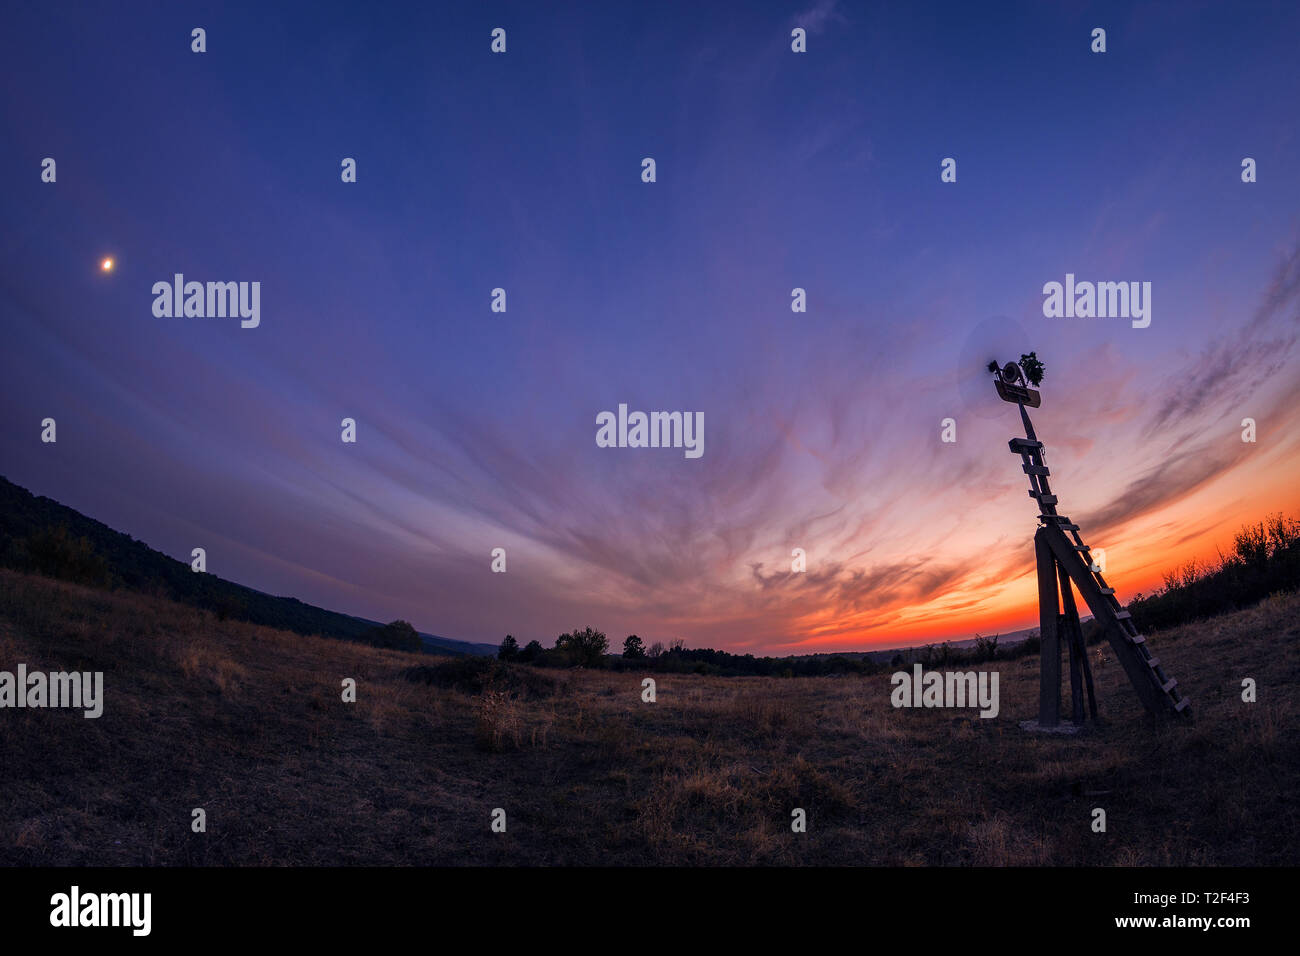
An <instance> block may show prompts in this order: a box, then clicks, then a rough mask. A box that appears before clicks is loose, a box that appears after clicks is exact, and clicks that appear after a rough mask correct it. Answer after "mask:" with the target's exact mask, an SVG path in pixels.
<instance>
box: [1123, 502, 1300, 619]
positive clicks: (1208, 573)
mask: <svg viewBox="0 0 1300 956" xmlns="http://www.w3.org/2000/svg"><path fill="white" fill-rule="evenodd" d="M1297 587H1300V521H1297V520H1296V519H1295V518H1290V517H1284V516H1283V515H1281V514H1276V515H1273V516H1271V517H1269V518H1267V519H1265V520H1264V521H1260V522H1257V523H1255V524H1253V525H1245V526H1244V527H1243V528H1242V529H1241V530H1240V531H1238V532H1237V534H1236V537H1234V538H1233V542H1232V550H1231V551H1230V552H1229V553H1228V554H1226V555H1225V554H1223V553H1222V552H1219V556H1218V561H1216V562H1211V563H1205V562H1199V561H1195V560H1193V561H1189V562H1188V563H1187V564H1185V565H1183V566H1182V567H1180V568H1176V569H1174V570H1173V571H1169V572H1167V573H1166V574H1165V576H1164V586H1163V587H1162V588H1160V590H1158V591H1157V592H1156V593H1155V594H1152V595H1149V596H1147V597H1143V596H1142V595H1140V594H1139V595H1138V596H1137V597H1135V598H1134V599H1133V601H1132V602H1131V603H1130V604H1129V606H1128V609H1129V613H1130V614H1132V615H1133V621H1134V623H1135V624H1137V626H1138V628H1139V629H1140V630H1143V631H1154V630H1160V629H1162V628H1168V627H1175V626H1177V625H1179V624H1185V623H1187V622H1188V621H1195V620H1199V619H1201V618H1205V617H1213V616H1214V615H1216V614H1226V613H1227V612H1229V611H1236V610H1240V609H1241V608H1245V607H1250V606H1251V605H1252V604H1256V603H1258V602H1259V601H1261V600H1263V599H1264V598H1266V597H1268V596H1269V595H1270V594H1275V593H1277V592H1278V591H1294V590H1295V589H1296V588H1297Z"/></svg>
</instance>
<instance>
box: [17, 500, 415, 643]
mask: <svg viewBox="0 0 1300 956" xmlns="http://www.w3.org/2000/svg"><path fill="white" fill-rule="evenodd" d="M0 567H6V568H12V569H14V570H17V571H24V572H28V573H33V574H43V575H46V576H47V577H53V578H61V579H63V580H65V581H73V582H75V583H77V584H85V585H89V586H91V587H98V588H125V589H128V590H132V591H141V592H144V593H146V594H152V595H156V596H159V597H165V598H168V599H169V600H173V601H177V602H180V603H182V604H189V605H191V606H194V607H200V608H204V609H205V610H209V611H211V612H213V613H214V614H216V615H217V617H218V618H220V619H222V620H227V619H234V620H240V621H249V622H251V623H253V624H262V625H265V626H267V627H274V628H279V629H280V630H285V631H293V632H295V633H298V634H319V635H322V636H325V637H339V638H344V639H346V640H353V641H361V642H363V643H367V644H376V645H378V646H381V647H392V648H397V649H400V650H409V651H420V650H423V649H424V643H423V642H422V641H421V640H420V637H419V635H418V634H416V632H415V628H413V627H412V626H411V625H410V624H407V623H406V622H405V621H394V622H393V623H392V624H388V625H384V626H382V627H377V626H375V624H374V623H372V622H370V621H364V620H362V619H360V618H356V617H351V616H349V615H347V614H339V613H337V612H334V611H327V610H325V609H324V608H319V607H315V606H314V605H311V604H304V603H303V602H302V601H299V600H298V599H297V598H289V597H275V596H273V595H270V594H263V593H262V592H261V591H255V590H253V589H252V588H247V587H244V586H243V585H239V584H235V583H234V582H232V581H225V580H222V579H221V578H219V577H217V576H216V575H215V574H208V573H202V574H200V573H196V572H195V571H193V570H192V569H191V567H190V565H188V564H186V563H184V562H183V561H177V560H176V559H174V558H170V557H168V556H167V555H165V554H163V553H162V552H161V551H155V550H154V549H153V548H151V547H149V546H148V545H147V544H145V543H144V542H143V541H137V540H135V539H134V538H132V537H131V536H130V535H125V534H122V533H121V532H120V531H114V530H113V529H112V528H110V527H109V526H108V525H106V524H103V523H102V522H99V521H95V520H94V519H93V518H87V517H86V516H85V515H83V514H81V512H79V511H75V510H74V509H72V508H69V507H67V506H66V505H61V504H59V503H58V502H57V501H53V500H52V499H50V498H43V497H41V498H38V497H36V496H35V495H33V494H32V493H31V492H29V491H28V490H27V489H25V488H20V487H19V486H18V485H15V484H14V483H13V482H11V481H8V480H6V479H4V478H0Z"/></svg>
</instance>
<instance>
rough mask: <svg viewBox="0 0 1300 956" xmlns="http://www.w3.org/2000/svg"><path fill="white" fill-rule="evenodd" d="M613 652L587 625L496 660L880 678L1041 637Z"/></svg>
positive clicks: (977, 659)
mask: <svg viewBox="0 0 1300 956" xmlns="http://www.w3.org/2000/svg"><path fill="white" fill-rule="evenodd" d="M1090 624H1091V622H1088V623H1087V624H1085V625H1084V631H1085V634H1089V633H1090V632H1091V628H1090V627H1089V625H1090ZM608 652H609V638H608V637H606V635H605V634H604V633H603V632H602V631H597V630H595V629H593V628H590V627H587V628H584V629H583V630H581V631H578V630H574V631H571V632H569V633H567V634H561V635H560V636H559V637H558V638H556V640H555V646H554V647H551V648H547V647H543V646H542V644H541V642H540V641H535V640H534V641H529V642H528V643H527V644H526V645H524V646H523V647H520V646H519V642H518V641H517V640H516V639H515V638H514V637H513V636H512V635H510V634H507V635H506V639H505V640H504V641H502V642H501V647H500V649H499V650H498V651H497V657H498V658H499V659H501V660H503V661H509V662H512V663H519V664H533V665H535V666H537V667H589V668H607V669H610V670H630V671H650V672H653V673H668V674H708V675H714V676H722V677H743V676H758V677H822V676H825V675H828V674H878V673H881V672H886V671H895V670H898V669H899V668H901V667H910V666H911V665H912V664H913V662H919V663H920V664H922V665H923V666H925V667H947V666H961V665H966V664H981V663H985V662H987V661H992V660H1012V659H1015V658H1018V657H1023V656H1025V655H1026V654H1036V653H1038V637H1037V636H1030V637H1029V638H1027V639H1025V640H1023V641H1018V642H1017V643H1015V644H1012V645H1010V646H1009V647H1006V646H1004V647H998V639H997V637H996V636H994V637H977V638H976V640H975V644H974V645H973V646H971V647H954V646H953V645H952V644H950V643H947V642H945V643H943V644H928V645H925V646H924V647H914V648H910V649H908V650H906V651H900V652H898V653H896V654H895V655H894V656H893V657H892V658H891V659H890V660H888V661H885V660H877V659H873V658H871V657H868V656H866V655H854V656H847V655H841V654H829V655H828V654H817V655H806V656H801V657H755V656H754V655H753V654H732V653H731V652H729V651H718V650H713V649H712V648H707V647H686V646H685V645H684V644H683V642H682V641H680V640H677V641H673V642H672V643H671V644H669V645H668V646H665V645H664V644H662V643H655V644H652V645H650V646H649V647H646V646H645V644H644V642H643V641H642V640H641V638H640V637H638V636H637V635H635V634H632V635H629V636H628V638H627V639H626V640H624V642H623V653H622V654H621V655H619V656H613V655H611V654H609V653H608Z"/></svg>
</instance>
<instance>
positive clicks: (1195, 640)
mask: <svg viewBox="0 0 1300 956" xmlns="http://www.w3.org/2000/svg"><path fill="white" fill-rule="evenodd" d="M1298 622H1300V597H1297V596H1296V595H1294V594H1290V595H1283V596H1275V597H1273V598H1270V599H1268V600H1266V601H1264V602H1263V603H1261V604H1259V605H1258V606H1256V607H1254V608H1250V609H1248V610H1244V611H1240V612H1236V613H1234V614H1230V615H1226V616H1224V617H1219V618H1215V619H1212V620H1209V621H1204V622H1200V623H1197V624H1192V625H1186V626H1183V627H1179V628H1176V629H1172V630H1169V631H1165V632H1162V633H1160V634H1159V635H1158V637H1157V638H1155V641H1154V644H1155V649H1156V652H1157V653H1158V654H1159V655H1160V656H1161V657H1162V658H1163V659H1164V660H1165V661H1166V664H1167V666H1168V668H1169V670H1170V672H1171V673H1173V674H1174V675H1175V676H1176V677H1177V678H1178V679H1179V680H1180V682H1181V684H1182V686H1183V687H1184V688H1185V689H1186V691H1187V692H1188V693H1189V694H1190V695H1191V697H1192V700H1193V707H1194V708H1195V718H1194V720H1193V721H1191V722H1178V723H1170V724H1157V723H1154V722H1153V721H1152V720H1151V719H1150V718H1148V717H1147V716H1146V715H1145V714H1144V713H1143V712H1142V710H1141V708H1140V706H1139V704H1138V702H1137V700H1136V698H1135V697H1134V695H1133V693H1132V691H1131V689H1130V688H1129V686H1128V684H1127V682H1126V681H1125V679H1124V676H1123V674H1122V672H1121V669H1120V667H1119V666H1118V664H1116V663H1115V662H1113V661H1110V662H1107V661H1106V660H1105V649H1104V648H1100V649H1094V650H1093V652H1092V653H1094V654H1098V653H1100V656H1099V657H1095V658H1094V671H1095V674H1096V677H1097V685H1098V694H1099V698H1100V704H1101V708H1102V712H1103V718H1104V720H1103V723H1101V724H1100V725H1099V726H1097V727H1096V728H1095V729H1094V730H1093V731H1092V732H1091V733H1089V734H1087V735H1084V736H1080V737H1077V738H1065V739H1053V738H1047V737H1038V736H1029V735H1026V734H1024V733H1023V732H1021V731H1020V730H1019V729H1018V728H1017V721H1018V720H1019V719H1023V718H1027V717H1030V716H1032V715H1033V714H1034V711H1035V709H1036V706H1037V673H1038V659H1037V658H1036V657H1024V658H1020V659H1017V660H1013V661H998V662H994V663H993V664H992V665H989V666H990V667H992V668H993V669H996V670H998V671H999V673H1000V690H1001V707H1002V711H1001V714H1000V715H999V716H998V717H997V718H996V719H992V720H981V719H979V718H978V717H976V716H975V715H974V713H973V712H970V711H965V712H959V711H953V710H896V709H894V708H892V707H891V706H890V704H889V692H890V684H889V678H888V675H887V674H877V675H872V676H846V677H840V678H825V677H823V678H795V679H781V678H770V677H739V678H719V677H704V676H699V675H694V674H685V675H659V677H658V701H657V702H656V703H654V704H647V703H642V701H641V684H640V680H641V675H639V674H636V673H613V672H607V671H582V672H549V671H547V672H544V671H538V670H534V669H531V668H526V667H507V666H505V665H500V664H499V663H498V662H495V661H491V660H483V659H470V658H456V659H448V660H446V661H444V662H439V661H437V660H434V661H433V662H432V664H431V663H430V659H429V658H428V657H425V656H420V655H415V654H407V653H402V652H398V651H392V650H385V649H379V648H373V647H368V646H365V645H361V644H357V643H350V642H345V641H339V640H331V639H325V638H316V637H307V638H304V637H301V636H299V635H297V634H292V633H288V632H283V631H276V630H272V629H270V628H266V627H260V626H256V625H253V624H249V623H245V622H237V621H224V622H223V621H220V620H218V619H217V618H216V616H215V615H213V614H212V613H210V612H207V611H203V610H200V609H196V608H194V607H192V606H186V605H182V604H177V603H174V602H171V601H168V600H165V599H162V598H153V597H147V596H143V595H139V594H132V593H129V592H105V591H101V590H94V589H90V588H86V587H82V586H79V585H75V584H70V583H66V582H60V581H54V580H50V579H46V578H43V577H38V576H34V575H24V574H18V573H14V572H11V571H0V670H13V669H14V668H15V667H16V664H17V663H18V662H23V663H26V664H27V665H28V667H29V669H33V670H35V669H44V670H57V669H65V668H66V669H73V668H75V669H81V670H102V671H104V672H105V677H104V680H105V698H106V700H105V705H104V714H103V716H102V717H100V718H99V719H96V720H87V719H84V718H83V717H82V716H81V714H80V712H69V711H55V710H27V709H24V710H9V709H6V710H0V766H3V767H4V769H5V780H6V794H5V800H4V801H3V802H0V863H4V864H25V865H26V864H86V865H120V864H146V865H156V864H166V865H226V864H244V865H247V864H290V865H293V864H362V863H369V864H417V865H419V864H443V865H456V864H470V863H474V864H648V863H672V864H700V865H712V864H768V863H780V864H808V863H812V864H894V865H897V864H936V865H954V864H961V865H971V864H994V865H999V864H1064V865H1130V864H1193V865H1196V864H1227V865H1245V864H1284V863H1285V864H1293V863H1294V862H1295V860H1296V859H1297V858H1298V857H1300V840H1298V834H1300V818H1298V815H1300V809H1297V806H1296V803H1295V801H1294V799H1293V794H1294V793H1295V792H1296V791H1297V789H1298V788H1300V754H1298V753H1297V740H1298V739H1300V735H1298V734H1297V731H1300V727H1298V726H1297V724H1298V720H1297V706H1300V705H1298V704H1297V699H1296V695H1295V693H1294V688H1295V686H1296V683H1297V679H1300V642H1297V637H1300V623H1298ZM345 677H352V678H354V679H356V681H357V702H356V703H355V704H347V703H343V702H342V700H341V688H340V683H341V681H342V680H343V678H345ZM1244 677H1253V678H1254V679H1255V680H1256V681H1257V682H1258V686H1259V702H1258V703H1255V704H1244V703H1242V701H1241V697H1240V693H1241V690H1240V685H1241V681H1242V679H1243V678H1244ZM195 807H202V808H204V809H205V810H206V812H207V820H208V832H207V833H205V834H196V833H193V832H191V829H190V820H191V811H192V809H193V808H195ZM497 807H501V808H504V809H505V810H506V812H507V820H508V830H507V832H506V833H505V834H493V833H491V832H490V829H489V820H490V815H491V812H492V810H493V809H494V808H497ZM795 807H802V808H803V809H805V810H806V811H807V814H808V832H807V833H805V834H794V833H792V832H791V831H790V825H789V821H790V812H791V810H792V809H793V808H795ZM1094 807H1103V808H1105V809H1106V811H1107V814H1108V829H1107V832H1106V833H1103V834H1099V833H1093V832H1092V831H1091V829H1090V822H1091V811H1092V809H1093V808H1094Z"/></svg>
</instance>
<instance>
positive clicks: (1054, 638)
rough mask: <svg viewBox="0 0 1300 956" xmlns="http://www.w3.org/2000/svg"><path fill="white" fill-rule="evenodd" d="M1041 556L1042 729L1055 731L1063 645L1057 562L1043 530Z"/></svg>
mask: <svg viewBox="0 0 1300 956" xmlns="http://www.w3.org/2000/svg"><path fill="white" fill-rule="evenodd" d="M1034 553H1035V554H1036V555H1037V556H1038V634H1039V641H1040V643H1041V648H1040V657H1039V661H1040V663H1039V673H1038V725H1039V726H1040V727H1055V726H1056V725H1057V724H1059V723H1060V722H1061V711H1060V708H1061V644H1060V639H1059V636H1058V631H1057V626H1056V616H1057V614H1059V613H1060V606H1059V604H1058V603H1057V594H1058V592H1057V581H1056V558H1054V557H1053V556H1052V549H1051V546H1050V545H1049V544H1048V543H1047V538H1046V536H1045V535H1044V533H1043V530H1042V529H1041V528H1040V529H1039V530H1038V533H1037V534H1035V535H1034Z"/></svg>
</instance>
